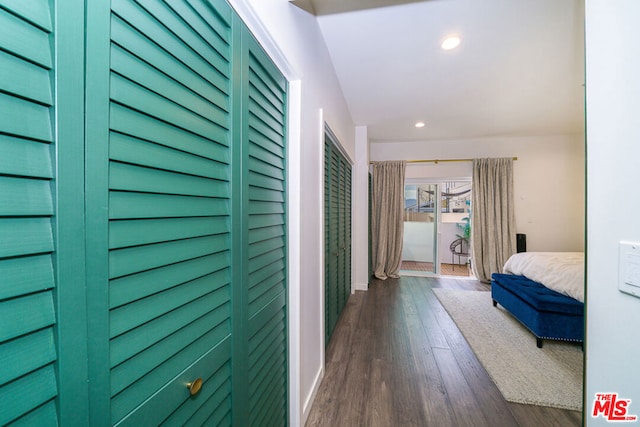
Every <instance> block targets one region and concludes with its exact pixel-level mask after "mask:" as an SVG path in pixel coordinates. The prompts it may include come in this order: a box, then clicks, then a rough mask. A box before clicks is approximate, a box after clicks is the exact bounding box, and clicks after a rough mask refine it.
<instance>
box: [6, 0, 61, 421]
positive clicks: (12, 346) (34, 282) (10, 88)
mask: <svg viewBox="0 0 640 427" xmlns="http://www.w3.org/2000/svg"><path fill="white" fill-rule="evenodd" d="M3 3H4V2H3ZM30 6H32V5H28V4H22V3H19V2H12V4H9V5H2V6H0V7H1V8H0V26H1V27H2V28H3V30H2V31H0V48H1V49H2V50H0V90H1V92H0V111H2V113H0V347H1V348H2V350H0V351H1V353H2V363H1V364H0V402H1V403H0V407H1V410H0V425H5V424H7V423H10V422H13V421H18V422H23V423H34V424H42V423H43V422H49V421H46V420H53V421H54V422H55V420H56V419H57V414H56V406H55V399H56V397H57V395H58V390H57V380H56V373H55V365H54V363H55V361H56V360H57V350H56V341H55V323H56V316H57V312H56V309H55V302H54V298H55V287H56V282H55V274H56V272H55V270H54V265H55V250H56V243H55V239H54V229H55V226H56V222H55V219H54V213H55V198H56V193H55V183H54V174H55V172H54V168H55V160H54V159H55V155H54V154H55V144H56V141H55V137H54V135H55V133H56V132H55V127H54V122H53V120H52V118H53V116H54V114H55V108H54V99H55V86H54V78H53V76H54V74H55V71H56V70H55V68H54V57H55V51H54V48H53V46H54V42H53V41H54V38H55V34H54V27H53V22H52V19H51V17H52V16H53V12H52V10H51V9H50V8H49V6H50V5H49V4H48V3H47V4H45V5H44V6H45V7H43V8H41V9H38V8H34V7H30ZM32 384H38V387H32Z"/></svg>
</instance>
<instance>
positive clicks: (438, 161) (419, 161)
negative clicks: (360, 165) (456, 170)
mask: <svg viewBox="0 0 640 427" xmlns="http://www.w3.org/2000/svg"><path fill="white" fill-rule="evenodd" d="M512 159H513V160H514V161H515V160H518V158H517V157H513V158H512ZM472 161H473V159H430V160H407V161H406V162H407V163H435V164H438V163H453V162H472ZM374 163H376V162H369V164H370V165H372V164H374Z"/></svg>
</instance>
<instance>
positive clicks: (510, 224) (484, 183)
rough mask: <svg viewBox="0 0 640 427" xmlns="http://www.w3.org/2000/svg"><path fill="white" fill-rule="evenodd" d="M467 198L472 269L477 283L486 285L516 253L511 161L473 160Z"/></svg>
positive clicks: (504, 159) (505, 159)
mask: <svg viewBox="0 0 640 427" xmlns="http://www.w3.org/2000/svg"><path fill="white" fill-rule="evenodd" d="M471 197H472V202H471V203H472V204H471V206H472V211H473V214H472V216H471V242H472V247H473V250H472V257H473V268H474V271H475V273H476V276H477V277H478V279H479V280H481V281H483V282H489V281H491V273H502V267H503V266H504V263H505V262H506V261H507V259H508V258H509V257H510V256H511V255H512V254H514V253H515V252H516V221H515V214H514V206H513V205H514V200H513V159H511V158H503V159H474V160H473V184H472V196H471Z"/></svg>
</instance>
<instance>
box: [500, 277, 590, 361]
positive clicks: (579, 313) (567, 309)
mask: <svg viewBox="0 0 640 427" xmlns="http://www.w3.org/2000/svg"><path fill="white" fill-rule="evenodd" d="M491 278H492V281H491V298H492V299H493V306H494V307H496V306H497V305H498V304H500V305H501V306H502V307H504V308H505V310H507V311H508V312H509V313H511V314H512V315H513V317H515V318H516V319H518V320H519V321H520V322H521V323H522V324H523V325H524V326H526V327H527V329H529V330H530V331H531V332H532V333H533V334H534V335H535V337H536V344H537V345H538V348H542V340H545V339H551V340H565V341H576V342H582V341H583V340H584V304H583V303H581V302H580V301H578V300H575V299H573V298H571V297H568V296H566V295H563V294H561V293H559V292H556V291H554V290H552V289H549V288H547V287H545V286H544V285H542V284H540V283H538V282H534V281H533V280H530V279H528V278H526V277H524V276H517V275H513V274H499V273H493V274H492V275H491Z"/></svg>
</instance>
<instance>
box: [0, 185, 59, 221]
mask: <svg viewBox="0 0 640 427" xmlns="http://www.w3.org/2000/svg"><path fill="white" fill-rule="evenodd" d="M0 200H2V203H0V216H50V215H53V201H52V200H51V184H50V182H49V181H48V180H40V179H25V178H10V177H2V176H0Z"/></svg>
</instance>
